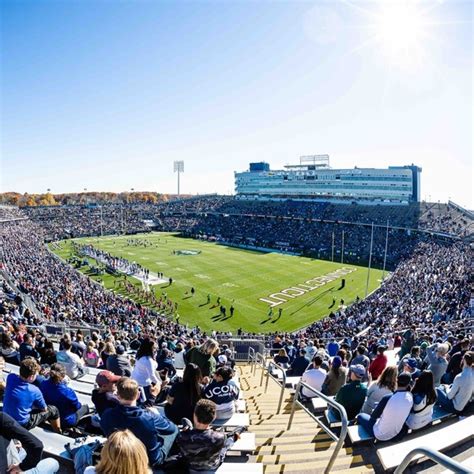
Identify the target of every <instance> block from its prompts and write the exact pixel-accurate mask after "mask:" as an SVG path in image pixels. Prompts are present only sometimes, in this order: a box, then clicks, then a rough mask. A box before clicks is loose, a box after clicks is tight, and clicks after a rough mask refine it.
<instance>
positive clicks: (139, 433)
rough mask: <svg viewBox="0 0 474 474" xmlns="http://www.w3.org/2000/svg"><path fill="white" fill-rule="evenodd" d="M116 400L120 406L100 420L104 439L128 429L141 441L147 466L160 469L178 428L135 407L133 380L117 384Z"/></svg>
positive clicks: (165, 419) (144, 409) (137, 396)
mask: <svg viewBox="0 0 474 474" xmlns="http://www.w3.org/2000/svg"><path fill="white" fill-rule="evenodd" d="M117 396H118V399H119V402H120V405H118V406H116V407H114V408H109V409H107V410H105V412H104V413H102V416H101V418H100V426H101V428H102V430H103V431H104V433H105V435H106V436H110V435H111V434H112V433H113V432H114V431H116V430H125V429H129V430H130V431H131V432H132V433H133V434H134V435H135V436H136V437H137V438H138V439H141V440H142V441H143V443H144V445H145V448H146V450H147V453H148V458H149V461H150V466H151V467H152V468H154V467H158V466H160V465H161V464H163V462H164V461H165V459H166V457H167V456H168V454H169V452H170V450H171V447H172V446H173V443H174V440H175V438H176V436H177V434H178V428H177V427H176V425H175V424H174V423H173V422H171V421H169V420H168V419H167V418H165V417H164V416H162V415H160V414H159V413H158V412H157V411H154V410H151V409H147V408H143V407H138V406H137V400H138V399H139V398H140V391H139V386H138V383H137V382H136V381H135V380H133V379H129V378H127V377H122V378H121V379H120V380H119V381H118V383H117Z"/></svg>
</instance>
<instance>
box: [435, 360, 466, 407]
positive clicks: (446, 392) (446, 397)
mask: <svg viewBox="0 0 474 474" xmlns="http://www.w3.org/2000/svg"><path fill="white" fill-rule="evenodd" d="M473 360H474V352H473V351H468V352H466V353H465V354H464V357H463V363H462V371H461V373H460V374H458V375H456V377H455V378H454V382H453V384H452V385H451V387H447V386H446V385H441V386H440V387H438V388H437V389H436V394H437V396H438V403H439V404H440V405H441V406H442V407H443V408H444V409H445V410H446V411H448V412H450V413H456V414H462V413H463V412H464V411H467V409H468V408H469V406H470V405H472V401H473V400H474V374H473V367H472V363H473Z"/></svg>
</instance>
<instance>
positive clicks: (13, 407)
mask: <svg viewBox="0 0 474 474" xmlns="http://www.w3.org/2000/svg"><path fill="white" fill-rule="evenodd" d="M39 369H40V366H39V364H38V362H36V360H34V359H25V360H24V361H22V362H21V364H20V375H16V374H9V375H8V377H7V386H6V388H5V395H4V397H3V411H4V412H5V413H7V414H8V415H10V416H11V417H12V418H14V419H15V420H16V421H17V422H18V423H19V424H20V425H21V426H23V427H24V428H26V429H27V430H31V429H32V428H34V427H35V426H38V425H40V424H41V423H45V422H46V421H49V423H50V425H51V427H52V428H53V430H54V431H56V432H58V433H60V432H61V421H60V418H59V410H58V409H57V408H56V407H55V406H54V405H46V402H45V400H44V397H43V394H42V393H41V390H40V389H39V388H38V387H36V386H35V385H34V384H33V382H34V381H35V379H36V377H37V375H38V373H39Z"/></svg>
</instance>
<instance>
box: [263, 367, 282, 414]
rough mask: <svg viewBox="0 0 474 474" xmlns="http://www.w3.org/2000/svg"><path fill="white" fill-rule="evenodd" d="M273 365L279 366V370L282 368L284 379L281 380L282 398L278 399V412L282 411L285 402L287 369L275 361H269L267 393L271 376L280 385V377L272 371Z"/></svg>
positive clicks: (266, 383)
mask: <svg viewBox="0 0 474 474" xmlns="http://www.w3.org/2000/svg"><path fill="white" fill-rule="evenodd" d="M271 367H275V368H277V369H278V370H281V372H282V376H283V380H282V382H281V390H280V399H279V401H278V410H277V413H280V410H281V405H282V403H283V395H284V393H285V387H286V369H284V368H283V367H282V366H281V365H279V364H277V363H276V362H273V361H272V360H271V361H270V362H269V363H268V365H267V380H266V382H265V393H266V392H267V388H268V379H269V378H270V377H271V378H272V379H273V380H274V381H275V382H276V383H277V384H278V385H280V380H279V379H278V377H276V376H275V375H273V374H272V373H271V371H270V368H271ZM262 374H263V372H262Z"/></svg>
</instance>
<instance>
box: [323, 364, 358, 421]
mask: <svg viewBox="0 0 474 474" xmlns="http://www.w3.org/2000/svg"><path fill="white" fill-rule="evenodd" d="M349 374H350V375H349V376H350V382H349V383H346V384H345V385H343V386H342V387H341V388H340V390H339V391H338V392H337V394H336V398H335V401H336V402H337V403H339V404H340V405H342V406H343V407H344V408H345V409H346V414H347V419H348V420H353V419H354V418H355V417H356V416H357V414H358V413H360V410H361V409H362V405H363V404H364V401H365V397H366V395H367V385H366V384H365V383H363V382H362V380H363V379H364V378H365V376H366V370H365V367H364V366H363V365H360V364H358V365H351V366H350V372H349ZM331 412H332V413H333V414H334V415H335V416H336V418H337V419H339V418H340V416H339V412H338V411H337V410H335V409H333V408H331Z"/></svg>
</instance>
